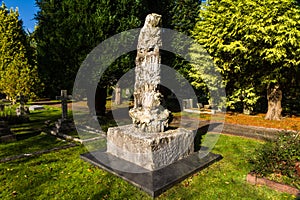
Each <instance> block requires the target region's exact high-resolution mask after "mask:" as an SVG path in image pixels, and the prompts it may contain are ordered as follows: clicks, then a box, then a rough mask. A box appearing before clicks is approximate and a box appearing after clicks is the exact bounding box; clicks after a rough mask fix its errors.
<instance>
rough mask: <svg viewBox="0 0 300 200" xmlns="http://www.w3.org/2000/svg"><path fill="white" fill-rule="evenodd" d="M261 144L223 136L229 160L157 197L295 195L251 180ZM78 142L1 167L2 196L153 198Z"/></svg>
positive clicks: (221, 144)
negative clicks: (96, 162) (87, 158)
mask: <svg viewBox="0 0 300 200" xmlns="http://www.w3.org/2000/svg"><path fill="white" fill-rule="evenodd" d="M261 145H262V143H261V142H259V141H256V140H252V139H245V138H240V137H233V136H226V135H221V136H220V138H219V140H218V143H217V145H216V146H215V148H214V151H213V152H214V153H219V154H221V155H222V156H223V157H224V158H223V159H222V160H221V161H219V162H217V163H215V164H213V165H212V166H210V167H209V168H207V169H204V170H203V171H201V172H198V173H196V174H194V175H193V176H191V177H189V178H188V179H186V180H184V181H182V182H181V183H178V184H177V185H175V186H174V187H173V188H171V189H170V190H168V191H167V192H165V193H164V194H162V195H161V196H160V197H158V199H195V200H196V199H197V200H199V199H200V200H201V199H203V200H204V199H205V200H206V199H249V200H250V199H251V200H252V199H262V200H264V199H272V200H273V199H274V200H275V199H276V200H278V199H279V200H280V199H292V198H293V197H292V196H290V195H288V194H284V193H278V192H276V191H273V190H270V189H268V188H265V187H257V186H252V185H249V184H248V183H246V181H245V179H246V174H247V173H248V172H249V171H250V169H251V164H250V163H249V162H248V158H249V157H250V155H252V154H253V153H255V149H256V148H258V147H259V146H261ZM86 151H87V150H86V148H85V147H84V146H77V147H73V148H70V149H66V150H61V151H58V152H51V153H48V154H43V155H40V156H36V157H32V158H24V159H20V160H17V161H12V162H7V163H3V164H1V165H0V182H1V183H2V184H1V185H0V191H2V192H1V193H0V198H1V199H12V198H14V199H28V198H29V197H30V198H31V199H49V198H51V199H152V198H150V197H149V196H148V195H147V194H146V193H144V192H142V191H140V190H139V189H138V188H136V187H134V186H132V185H131V184H129V183H127V182H126V181H124V180H122V179H120V178H118V177H116V176H114V175H111V174H109V173H107V172H105V171H103V170H101V169H98V168H96V167H94V166H92V165H90V164H89V163H87V162H84V161H83V160H81V159H80V158H79V155H80V154H81V153H85V152H86Z"/></svg>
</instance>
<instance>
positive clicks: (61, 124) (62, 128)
mask: <svg viewBox="0 0 300 200" xmlns="http://www.w3.org/2000/svg"><path fill="white" fill-rule="evenodd" d="M56 99H58V100H61V109H62V114H61V119H58V121H57V122H55V127H54V128H53V130H51V134H53V135H59V136H61V135H63V134H65V133H67V132H70V131H73V130H75V126H74V122H73V120H70V119H68V100H69V99H71V96H70V95H68V93H67V90H61V96H57V97H56Z"/></svg>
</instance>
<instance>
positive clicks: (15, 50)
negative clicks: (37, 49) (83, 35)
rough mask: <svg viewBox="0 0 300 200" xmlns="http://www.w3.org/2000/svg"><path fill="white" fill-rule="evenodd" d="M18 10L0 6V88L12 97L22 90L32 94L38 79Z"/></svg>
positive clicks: (31, 50)
mask: <svg viewBox="0 0 300 200" xmlns="http://www.w3.org/2000/svg"><path fill="white" fill-rule="evenodd" d="M18 16H19V14H18V10H13V9H10V10H8V9H7V8H6V6H5V4H4V3H3V4H2V6H1V7H0V38H1V39H0V80H1V81H0V92H1V93H4V94H6V95H7V96H8V97H9V98H10V99H12V100H16V97H17V95H19V94H20V93H22V94H23V95H26V96H29V97H35V96H36V94H37V93H38V92H39V88H40V81H39V76H38V72H37V66H36V62H35V58H34V56H35V54H34V50H33V49H31V46H30V43H29V38H27V36H26V34H25V32H24V30H23V28H22V22H21V21H19V19H18Z"/></svg>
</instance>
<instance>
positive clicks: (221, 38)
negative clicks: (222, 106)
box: [193, 0, 300, 118]
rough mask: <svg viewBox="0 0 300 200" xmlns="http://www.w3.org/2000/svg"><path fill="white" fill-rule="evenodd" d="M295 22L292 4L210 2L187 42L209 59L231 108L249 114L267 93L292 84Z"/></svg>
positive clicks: (299, 34)
mask: <svg viewBox="0 0 300 200" xmlns="http://www.w3.org/2000/svg"><path fill="white" fill-rule="evenodd" d="M299 19H300V9H299V5H298V4H297V3H296V2H295V1H293V0H265V1H254V0H237V1H230V0H221V1H216V0H215V1H210V5H209V6H207V7H206V8H205V9H204V10H202V11H201V12H200V15H199V18H198V23H197V25H196V26H195V28H194V31H193V36H194V37H195V38H196V39H197V41H198V42H199V43H201V44H203V45H205V47H206V49H207V51H208V52H209V54H210V55H211V56H213V58H214V62H215V64H216V65H217V66H218V68H219V71H220V73H221V74H222V76H223V78H224V81H225V84H226V92H227V94H228V99H229V101H228V102H229V103H230V105H231V106H234V104H235V103H237V102H243V103H244V105H245V106H246V107H248V108H250V109H251V108H253V106H254V105H255V104H256V102H257V100H258V97H259V95H260V93H261V92H266V91H267V88H269V89H271V90H273V89H275V88H277V89H278V91H279V90H283V92H284V91H285V90H287V89H288V88H289V87H290V86H291V85H292V84H294V83H295V80H296V77H295V74H296V72H297V71H298V68H299V64H300V60H299V53H300V48H299V47H300V43H299V39H300V20H299ZM277 94H279V93H277ZM278 99H280V98H278ZM269 103H270V101H269ZM277 106H278V109H281V108H279V107H280V105H279V104H277ZM272 109H275V110H276V108H272ZM269 111H270V107H269ZM278 111H279V110H278ZM280 114H281V111H280V112H278V113H277V114H276V116H274V118H278V117H279V116H278V115H280ZM272 118H273V117H272Z"/></svg>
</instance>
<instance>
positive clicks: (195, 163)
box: [81, 151, 222, 197]
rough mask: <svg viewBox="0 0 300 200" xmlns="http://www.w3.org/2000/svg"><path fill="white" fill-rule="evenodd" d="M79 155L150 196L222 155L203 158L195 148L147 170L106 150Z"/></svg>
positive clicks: (210, 155)
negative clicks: (160, 165)
mask: <svg viewBox="0 0 300 200" xmlns="http://www.w3.org/2000/svg"><path fill="white" fill-rule="evenodd" d="M81 158H82V159H83V160H85V161H87V162H90V163H91V164H93V165H95V166H98V167H100V168H102V169H104V170H106V171H108V172H110V173H112V174H115V175H116V176H118V177H121V178H122V179H124V180H126V181H128V182H129V183H131V184H133V185H135V186H137V187H139V188H141V189H142V190H144V191H145V192H147V193H148V194H150V195H151V196H152V197H157V196H158V195H160V194H161V193H163V192H164V191H166V190H167V189H169V188H171V187H172V186H174V185H175V184H176V183H178V182H180V181H182V180H184V179H185V178H187V177H188V176H190V175H191V174H193V173H195V172H197V171H200V170H202V169H204V168H206V167H208V166H209V165H211V164H213V163H214V162H216V161H219V160H221V159H222V156H221V155H218V154H213V153H208V155H207V156H205V157H203V158H202V156H201V152H195V153H192V154H190V155H189V156H188V157H186V158H183V159H181V160H179V161H176V162H175V163H173V164H170V165H168V166H166V167H163V168H161V169H158V170H155V171H149V170H146V169H144V168H142V167H140V166H137V165H135V164H133V163H131V162H128V161H125V160H123V159H120V158H118V157H115V156H113V155H111V154H109V153H107V152H106V151H95V152H91V153H85V154H82V155H81ZM118 166H121V168H122V170H120V168H118ZM135 172H137V173H135Z"/></svg>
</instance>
